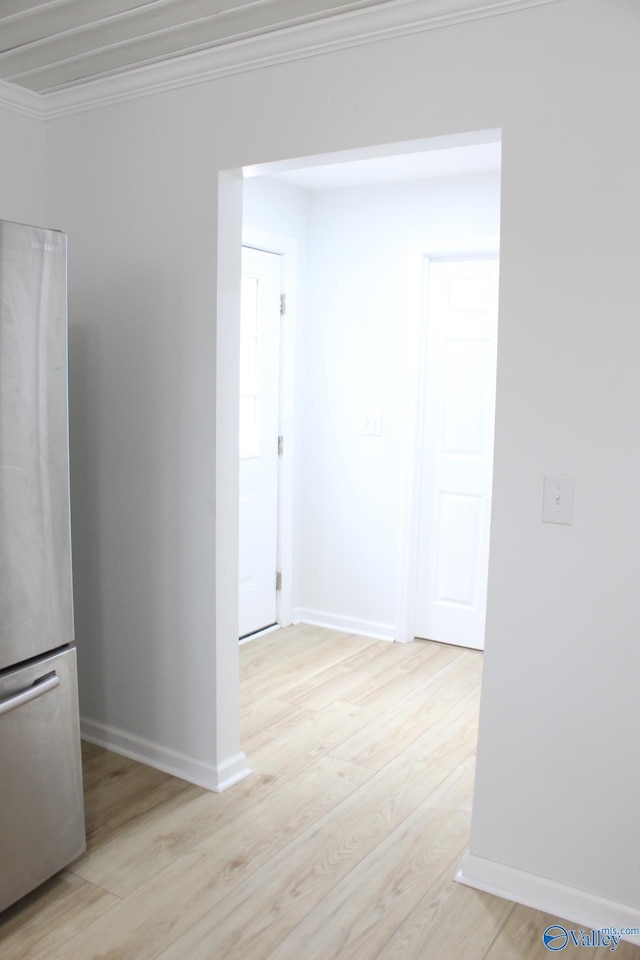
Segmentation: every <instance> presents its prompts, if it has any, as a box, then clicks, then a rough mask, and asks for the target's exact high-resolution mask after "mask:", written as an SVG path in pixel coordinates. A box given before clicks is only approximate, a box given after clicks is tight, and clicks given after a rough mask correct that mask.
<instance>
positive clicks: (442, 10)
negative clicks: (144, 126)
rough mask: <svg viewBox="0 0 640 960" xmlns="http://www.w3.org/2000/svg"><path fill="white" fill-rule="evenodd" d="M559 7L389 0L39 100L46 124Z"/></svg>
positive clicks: (503, 1)
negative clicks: (368, 47)
mask: <svg viewBox="0 0 640 960" xmlns="http://www.w3.org/2000/svg"><path fill="white" fill-rule="evenodd" d="M558 2H560V0H387V2H385V3H381V4H377V5H376V6H373V7H364V8H361V9H359V10H352V11H349V12H347V13H342V14H337V15H335V16H331V17H326V18H323V19H320V20H315V21H310V22H308V23H303V24H297V25H295V26H290V27H283V28H279V29H277V30H274V31H273V32H272V33H268V34H263V35H259V36H255V37H247V38H244V39H240V40H235V41H230V42H228V43H222V44H220V46H217V47H213V48H210V49H207V50H199V51H196V52H192V53H184V54H182V55H179V56H176V57H174V58H172V59H171V60H166V61H164V62H160V63H157V62H151V63H147V64H144V65H142V66H139V67H137V68H135V69H132V70H128V71H126V72H124V73H118V74H111V75H105V76H102V77H99V78H96V79H94V80H90V81H87V82H84V83H78V84H75V85H73V86H69V87H66V88H61V89H59V90H54V91H51V92H50V93H47V94H42V95H40V96H41V98H42V100H43V102H44V112H45V113H46V116H47V118H51V119H54V118H57V117H62V116H65V115H67V114H71V113H79V112H81V111H83V110H91V109H94V108H96V107H100V106H106V105H108V104H112V103H119V102H122V101H124V100H130V99H132V98H135V97H141V96H146V95H149V94H152V93H159V92H162V91H164V90H172V89H177V88H179V87H183V86H188V85H191V84H194V83H202V82H204V81H207V80H214V79H218V78H220V77H226V76H230V75H233V74H237V73H245V72H248V71H250V70H256V69H259V68H261V67H265V66H273V65H275V64H279V63H288V62H290V61H292V60H299V59H303V58H305V57H312V56H318V55H319V54H323V53H330V52H334V51H337V50H343V49H348V48H349V47H354V46H360V45H361V44H366V43H373V42H377V41H380V40H386V39H390V38H394V37H402V36H408V35H410V34H414V33H421V32H423V31H426V30H433V29H438V28H440V27H446V26H451V25H452V24H456V23H463V22H465V21H469V20H480V19H484V18H486V17H492V16H497V15H501V14H508V13H513V12H516V11H519V10H526V9H529V8H531V7H539V6H544V5H547V4H550V3H558Z"/></svg>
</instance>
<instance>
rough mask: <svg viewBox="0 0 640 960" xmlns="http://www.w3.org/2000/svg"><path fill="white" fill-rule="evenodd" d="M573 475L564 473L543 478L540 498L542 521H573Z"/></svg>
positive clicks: (568, 522)
mask: <svg viewBox="0 0 640 960" xmlns="http://www.w3.org/2000/svg"><path fill="white" fill-rule="evenodd" d="M575 484H576V480H575V477H569V476H566V475H564V474H559V475H557V476H553V477H549V476H545V478H544V493H543V498H542V521H543V523H566V524H572V523H573V502H574V498H575Z"/></svg>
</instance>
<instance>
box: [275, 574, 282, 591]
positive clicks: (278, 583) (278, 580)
mask: <svg viewBox="0 0 640 960" xmlns="http://www.w3.org/2000/svg"><path fill="white" fill-rule="evenodd" d="M276 590H282V573H281V572H280V570H278V571H276Z"/></svg>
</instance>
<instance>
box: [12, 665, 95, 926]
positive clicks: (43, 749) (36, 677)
mask: <svg viewBox="0 0 640 960" xmlns="http://www.w3.org/2000/svg"><path fill="white" fill-rule="evenodd" d="M84 849H85V829H84V804H83V797H82V766H81V756H80V730H79V721H78V694H77V681H76V653H75V650H74V649H73V648H71V649H66V650H64V651H63V652H62V653H58V654H54V655H51V656H47V657H42V658H40V659H39V660H38V661H34V662H32V663H30V664H29V665H28V666H23V667H20V668H17V669H15V670H10V671H4V672H3V673H2V674H0V910H3V909H4V908H5V907H7V906H9V904H10V903H13V902H14V901H15V900H17V899H19V898H20V897H22V896H23V895H24V894H25V893H28V892H29V891H30V890H32V889H33V888H34V887H36V886H38V884H40V883H42V882H43V881H44V880H47V879H48V878H49V877H51V876H52V875H53V874H54V873H57V872H58V870H61V869H62V867H64V866H66V865H67V864H68V863H70V862H71V860H73V859H75V857H77V856H78V855H79V854H81V853H82V852H83V850H84Z"/></svg>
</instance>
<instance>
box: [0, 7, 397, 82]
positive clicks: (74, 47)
mask: <svg viewBox="0 0 640 960" xmlns="http://www.w3.org/2000/svg"><path fill="white" fill-rule="evenodd" d="M395 2H396V3H397V2H398V0H395ZM402 2H403V0H400V3H402ZM378 6H386V7H389V2H388V0H137V2H136V0H0V80H5V81H6V82H9V83H12V84H16V85H18V86H20V87H23V88H26V89H28V90H32V91H35V92H37V93H43V94H47V93H51V92H53V91H56V90H62V89H66V88H69V87H74V86H78V85H82V84H84V83H86V82H87V81H90V80H94V79H96V78H98V77H106V76H113V75H115V74H119V73H122V72H125V71H129V70H131V69H133V68H135V67H139V66H142V65H146V64H150V63H159V62H162V61H165V60H171V59H173V58H175V57H179V56H184V55H185V54H189V53H195V52H196V51H202V50H209V49H212V48H215V47H222V46H224V45H225V44H230V43H236V42H238V41H242V40H244V39H248V38H250V37H255V36H258V35H261V36H263V35H265V34H269V33H275V32H278V31H283V30H291V29H294V30H295V28H296V27H299V26H301V25H302V24H305V23H310V22H312V21H319V20H323V19H327V18H329V17H335V16H340V17H348V15H349V14H350V13H354V12H355V11H359V10H363V9H365V8H371V7H378Z"/></svg>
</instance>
